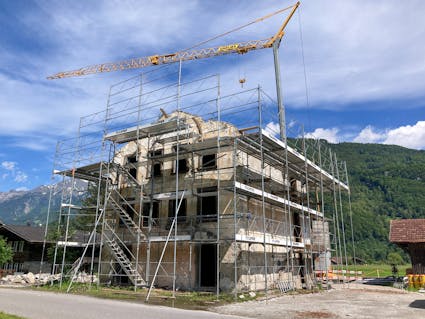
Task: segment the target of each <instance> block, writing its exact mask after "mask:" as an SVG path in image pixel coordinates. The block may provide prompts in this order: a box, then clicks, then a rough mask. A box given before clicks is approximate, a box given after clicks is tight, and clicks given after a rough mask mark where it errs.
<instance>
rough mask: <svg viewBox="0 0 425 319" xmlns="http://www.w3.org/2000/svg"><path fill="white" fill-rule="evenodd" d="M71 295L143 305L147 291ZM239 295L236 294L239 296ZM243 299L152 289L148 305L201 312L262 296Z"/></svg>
mask: <svg viewBox="0 0 425 319" xmlns="http://www.w3.org/2000/svg"><path fill="white" fill-rule="evenodd" d="M67 288H68V282H64V283H63V284H62V287H61V288H60V287H59V284H54V285H52V286H50V285H46V286H40V287H37V288H35V289H39V290H44V291H52V292H62V293H65V292H66V290H67ZM70 293H72V294H78V295H86V296H92V297H98V298H106V299H116V300H127V301H133V302H140V303H145V299H146V295H147V293H148V289H146V288H141V289H138V290H137V291H134V288H133V287H128V288H125V287H104V286H99V288H98V287H97V286H96V285H92V287H91V289H90V288H89V285H87V284H76V283H74V284H73V285H72V288H71V290H70ZM240 295H241V294H238V296H240ZM243 295H244V298H239V297H238V298H237V299H236V300H235V297H234V295H233V294H227V293H220V294H219V297H218V300H217V295H216V294H215V293H211V292H188V291H176V294H175V298H173V294H172V291H169V290H164V289H154V290H152V293H151V295H150V298H149V302H148V303H149V304H154V305H162V306H172V307H177V308H184V309H199V310H203V309H206V308H208V307H211V306H218V305H224V304H228V303H232V302H235V301H236V302H244V301H249V300H254V299H257V298H258V297H262V296H263V294H261V293H260V294H258V293H257V294H256V295H255V297H251V296H249V294H243ZM0 319H1V318H0Z"/></svg>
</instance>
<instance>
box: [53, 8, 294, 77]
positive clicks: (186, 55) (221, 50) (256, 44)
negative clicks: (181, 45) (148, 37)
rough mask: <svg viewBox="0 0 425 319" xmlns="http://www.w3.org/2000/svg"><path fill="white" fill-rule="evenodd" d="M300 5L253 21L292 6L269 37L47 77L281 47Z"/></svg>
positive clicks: (112, 63) (261, 19)
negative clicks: (290, 22)
mask: <svg viewBox="0 0 425 319" xmlns="http://www.w3.org/2000/svg"><path fill="white" fill-rule="evenodd" d="M299 5H300V2H297V3H296V4H295V5H293V6H291V7H288V8H285V9H283V10H279V11H276V12H274V13H271V14H268V15H266V16H263V17H261V18H258V19H256V20H255V21H253V22H252V23H256V22H260V21H263V20H265V19H267V18H270V17H271V16H273V15H275V14H277V13H280V12H282V11H284V10H287V9H291V8H292V10H291V12H290V13H289V15H288V16H287V18H286V19H285V21H284V22H283V24H282V25H281V26H280V28H279V30H278V32H276V34H275V35H273V36H272V37H271V38H269V39H265V40H251V41H247V42H238V43H232V44H227V45H222V46H218V47H213V48H203V49H195V50H183V51H178V52H175V53H171V54H156V55H151V56H147V57H141V58H132V59H128V60H124V61H120V62H110V63H101V64H95V65H91V66H87V67H83V68H80V69H77V70H72V71H64V72H59V73H56V74H54V75H51V76H48V77H47V79H49V80H53V79H62V78H67V77H75V76H83V75H88V74H94V73H103V72H113V71H123V70H128V69H137V68H144V67H148V66H153V65H161V64H170V63H176V62H180V61H189V60H197V59H205V58H209V57H214V56H220V55H227V54H233V53H237V54H244V53H247V52H249V51H253V50H260V49H266V48H271V47H273V46H274V45H277V47H279V45H280V42H281V40H282V37H283V35H284V29H285V27H286V25H287V24H288V22H289V20H290V19H291V18H292V16H293V14H294V13H295V11H296V10H297V8H298V6H299ZM252 23H249V24H252ZM238 29H240V28H238ZM215 38H217V37H215ZM205 42H207V41H205ZM205 42H204V43H205Z"/></svg>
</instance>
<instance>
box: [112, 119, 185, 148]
mask: <svg viewBox="0 0 425 319" xmlns="http://www.w3.org/2000/svg"><path fill="white" fill-rule="evenodd" d="M187 127H188V126H187V125H186V121H185V119H184V118H180V119H178V118H177V117H173V118H171V119H169V120H167V121H163V122H159V123H152V124H146V125H138V126H133V127H129V128H126V129H123V130H119V131H115V132H111V133H108V134H106V135H105V136H104V139H105V140H108V141H112V142H115V143H118V144H121V143H126V142H130V141H134V140H136V139H142V138H146V137H148V136H155V135H162V134H165V133H169V132H172V131H175V130H185V129H186V128H187Z"/></svg>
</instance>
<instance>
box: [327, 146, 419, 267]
mask: <svg viewBox="0 0 425 319" xmlns="http://www.w3.org/2000/svg"><path fill="white" fill-rule="evenodd" d="M330 146H331V148H332V149H333V150H334V151H335V152H336V153H337V156H338V158H339V159H340V160H343V161H346V162H347V169H348V174H349V180H350V186H351V200H352V212H353V224H354V228H355V229H354V238H355V241H356V254H357V256H358V257H360V258H363V259H366V260H368V261H382V260H386V258H387V255H388V253H390V252H392V251H398V252H401V251H400V250H398V249H397V248H396V247H395V246H394V245H391V244H390V243H389V241H388V235H389V221H390V220H391V219H395V218H425V151H416V150H411V149H407V148H403V147H400V146H394V145H380V144H357V143H341V144H333V145H330ZM345 212H346V213H348V209H347V208H346V209H345ZM346 220H348V218H346ZM350 253H351V252H350ZM404 257H406V256H405V255H404Z"/></svg>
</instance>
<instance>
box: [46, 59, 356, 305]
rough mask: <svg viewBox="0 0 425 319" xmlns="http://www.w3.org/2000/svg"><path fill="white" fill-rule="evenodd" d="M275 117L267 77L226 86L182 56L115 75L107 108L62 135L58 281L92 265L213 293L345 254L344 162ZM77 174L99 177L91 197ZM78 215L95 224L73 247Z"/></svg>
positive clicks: (103, 280)
mask: <svg viewBox="0 0 425 319" xmlns="http://www.w3.org/2000/svg"><path fill="white" fill-rule="evenodd" d="M188 73H190V72H188ZM278 123H280V119H279V115H278V112H277V106H276V102H275V101H274V100H273V99H271V98H270V97H269V96H268V95H267V94H266V93H264V92H263V90H262V89H261V88H260V87H257V88H253V89H246V90H243V91H240V92H235V93H234V92H233V93H229V94H224V92H223V89H222V85H221V83H220V76H219V75H211V76H207V77H202V78H193V77H189V76H188V78H187V79H185V78H183V77H182V67H181V63H180V65H171V66H166V67H160V68H157V69H155V70H153V71H150V72H145V73H142V74H140V75H138V76H136V77H133V78H131V79H129V80H126V81H123V82H120V83H118V84H116V85H114V86H112V87H111V89H110V92H109V94H108V99H107V107H106V110H104V111H102V112H99V113H95V114H92V115H89V116H86V117H83V118H81V120H80V125H79V129H78V136H77V137H76V138H74V139H69V140H65V141H61V142H59V143H58V146H57V150H56V156H55V158H56V159H55V170H54V172H55V174H56V175H57V176H60V178H61V179H62V181H63V182H66V183H68V184H67V185H69V187H63V193H62V199H61V202H62V203H61V207H60V210H59V212H58V213H57V214H56V216H55V214H53V213H51V214H50V217H49V218H50V219H51V220H56V221H57V226H55V227H57V233H58V237H57V239H56V240H57V244H56V247H55V254H54V261H53V264H54V265H53V272H54V273H61V274H62V277H61V284H62V282H63V280H64V279H65V278H67V279H69V282H70V283H69V287H68V289H69V288H70V287H71V285H72V283H73V281H74V280H75V278H76V277H77V275H78V273H79V271H81V270H82V268H84V269H85V270H86V271H87V272H88V273H90V274H91V275H97V278H98V280H97V281H96V284H98V285H99V284H110V285H123V284H127V285H132V286H134V289H135V290H136V289H138V288H139V287H149V288H150V290H151V289H152V288H153V287H164V288H168V289H170V290H171V289H172V291H173V294H174V292H175V291H176V290H177V289H180V290H205V291H212V292H215V293H216V294H217V297H218V296H219V293H220V292H221V291H227V292H230V291H231V292H234V293H235V294H237V293H240V292H245V291H264V292H265V293H266V294H267V293H268V292H269V291H270V290H280V291H282V292H285V291H287V290H292V289H301V288H307V289H310V288H312V287H314V286H315V285H317V283H318V281H324V282H327V281H328V280H329V278H328V269H330V262H331V254H332V255H335V256H336V257H338V258H336V260H337V261H338V265H337V267H339V268H340V269H343V268H344V263H345V266H346V265H347V263H348V261H347V246H346V245H347V235H346V232H345V228H344V225H345V224H346V222H347V221H345V220H344V215H347V212H343V210H344V209H343V208H344V207H345V206H344V205H343V203H342V202H343V200H346V197H347V195H344V194H349V187H348V177H347V170H346V166H345V163H344V162H340V161H338V160H337V157H336V155H335V154H334V153H333V152H332V151H330V149H329V147H328V146H327V145H326V144H325V143H324V142H323V141H321V140H315V139H306V138H305V137H304V133H303V130H302V129H301V132H300V130H298V131H297V129H296V128H295V127H292V128H291V127H288V128H287V132H288V134H287V135H288V136H292V137H293V138H286V136H282V135H281V134H282V130H280V126H279V124H278ZM291 130H292V131H293V132H292V133H291ZM79 181H84V182H85V183H87V184H88V185H89V186H90V189H91V192H90V194H91V195H90V196H91V198H89V199H86V200H83V201H82V202H81V201H79V202H76V198H78V197H76V194H75V192H76V189H77V188H76V187H75V185H76V184H77V183H79ZM350 213H351V212H350ZM76 221H77V222H76ZM49 223H51V221H49V220H48V221H47V224H49ZM75 224H77V225H78V227H79V228H80V229H81V228H82V230H83V231H85V232H87V233H89V236H87V238H86V240H85V241H84V242H82V243H79V247H81V257H80V258H78V259H77V260H75V261H69V260H68V259H67V257H66V255H67V252H68V251H69V249H70V248H69V247H72V246H76V244H75V243H74V242H70V238H71V232H72V231H73V229H74V228H75ZM46 227H47V226H46ZM78 227H77V228H78ZM318 273H320V274H322V275H320V276H317V274H318ZM323 274H324V275H323ZM342 280H343V281H344V282H345V281H346V278H345V277H343V278H342ZM93 283H94V281H93V282H92V283H91V284H93ZM150 290H149V293H150ZM149 293H148V295H147V299H148V298H149Z"/></svg>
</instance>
